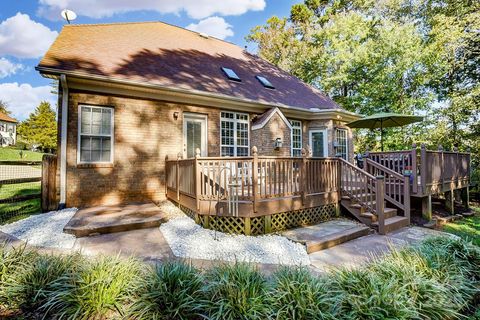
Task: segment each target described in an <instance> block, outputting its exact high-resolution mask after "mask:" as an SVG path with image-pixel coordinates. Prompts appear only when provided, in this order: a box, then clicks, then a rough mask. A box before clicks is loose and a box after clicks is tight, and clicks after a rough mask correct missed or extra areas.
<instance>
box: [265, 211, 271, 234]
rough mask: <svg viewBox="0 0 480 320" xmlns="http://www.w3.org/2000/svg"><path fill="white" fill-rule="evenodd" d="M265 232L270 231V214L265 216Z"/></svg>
mask: <svg viewBox="0 0 480 320" xmlns="http://www.w3.org/2000/svg"><path fill="white" fill-rule="evenodd" d="M264 219H265V221H264V222H265V234H267V233H270V232H272V216H271V215H266V216H265V218H264Z"/></svg>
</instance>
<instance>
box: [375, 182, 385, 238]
mask: <svg viewBox="0 0 480 320" xmlns="http://www.w3.org/2000/svg"><path fill="white" fill-rule="evenodd" d="M376 182H377V186H376V187H377V188H376V192H375V202H376V203H375V211H376V213H377V217H378V233H380V234H382V235H384V234H386V232H385V212H384V209H385V178H384V177H383V176H377V179H376Z"/></svg>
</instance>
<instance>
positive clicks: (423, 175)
mask: <svg viewBox="0 0 480 320" xmlns="http://www.w3.org/2000/svg"><path fill="white" fill-rule="evenodd" d="M420 187H421V188H422V190H421V191H422V195H425V194H426V193H427V147H426V146H425V143H422V145H421V146H420ZM430 207H431V205H430ZM430 213H431V210H430Z"/></svg>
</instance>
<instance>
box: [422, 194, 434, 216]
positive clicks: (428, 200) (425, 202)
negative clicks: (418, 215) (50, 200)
mask: <svg viewBox="0 0 480 320" xmlns="http://www.w3.org/2000/svg"><path fill="white" fill-rule="evenodd" d="M422 216H423V217H424V218H425V219H427V220H428V221H430V220H432V195H431V194H429V195H428V196H426V197H423V198H422Z"/></svg>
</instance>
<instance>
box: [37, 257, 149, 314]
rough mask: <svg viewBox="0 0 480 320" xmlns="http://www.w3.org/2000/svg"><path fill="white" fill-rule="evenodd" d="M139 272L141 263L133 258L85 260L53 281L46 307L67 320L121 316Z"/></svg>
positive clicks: (50, 311)
mask: <svg viewBox="0 0 480 320" xmlns="http://www.w3.org/2000/svg"><path fill="white" fill-rule="evenodd" d="M139 273H140V265H139V263H138V262H137V261H136V260H134V259H126V260H123V259H120V258H119V257H100V258H96V259H93V260H86V261H85V262H84V263H82V264H81V265H79V267H78V268H76V269H74V270H72V272H68V273H66V274H65V275H64V276H62V277H60V278H59V279H57V281H55V282H54V283H53V284H52V293H51V294H50V295H49V298H48V301H47V302H46V303H45V304H44V305H43V309H45V310H46V312H47V313H50V314H52V313H54V314H56V315H58V316H59V317H60V318H66V319H103V318H109V317H113V316H119V315H122V314H123V313H124V310H125V307H126V306H127V304H128V303H129V301H130V298H131V297H132V296H133V293H132V291H133V287H134V284H135V282H136V281H138V276H139Z"/></svg>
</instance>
